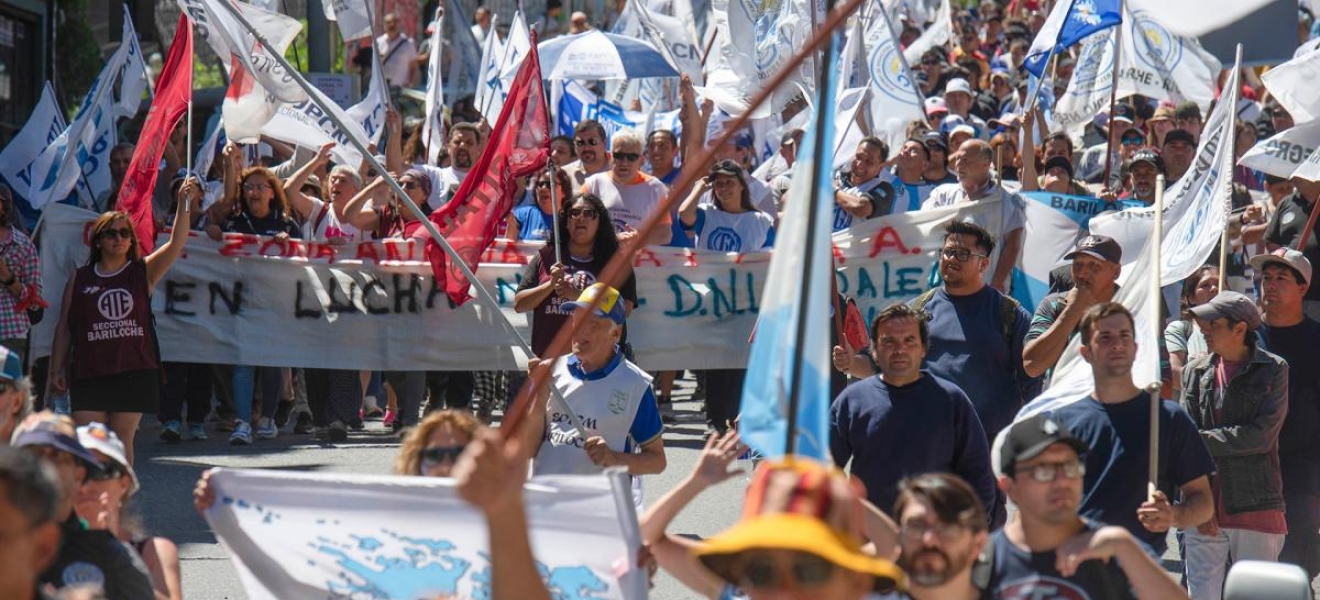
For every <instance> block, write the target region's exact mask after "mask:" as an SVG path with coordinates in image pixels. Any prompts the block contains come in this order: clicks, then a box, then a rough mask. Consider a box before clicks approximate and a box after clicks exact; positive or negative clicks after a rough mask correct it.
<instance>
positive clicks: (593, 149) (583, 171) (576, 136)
mask: <svg viewBox="0 0 1320 600" xmlns="http://www.w3.org/2000/svg"><path fill="white" fill-rule="evenodd" d="M573 147H574V148H577V157H578V159H577V160H575V161H573V162H571V163H568V164H567V165H564V172H565V173H567V174H568V177H569V179H572V180H573V185H574V186H575V187H582V186H583V185H585V184H586V183H587V178H588V177H591V176H592V175H595V174H597V173H604V172H605V171H606V170H607V169H609V168H610V155H609V153H608V152H606V151H605V148H606V135H605V126H604V125H601V124H600V123H599V122H597V121H595V120H593V119H583V120H582V121H580V122H578V124H577V127H575V128H573Z"/></svg>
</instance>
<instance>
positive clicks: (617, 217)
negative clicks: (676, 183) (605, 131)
mask: <svg viewBox="0 0 1320 600" xmlns="http://www.w3.org/2000/svg"><path fill="white" fill-rule="evenodd" d="M582 188H583V190H585V191H586V192H588V193H591V194H595V195H597V196H599V197H600V200H601V202H603V203H604V204H605V208H606V209H607V210H609V211H610V221H611V222H613V223H614V229H615V231H622V230H623V226H624V225H627V226H629V227H632V228H633V229H638V228H640V227H641V226H642V222H643V221H645V220H646V218H647V217H648V216H650V214H651V213H652V212H654V211H655V210H656V209H658V208H659V207H660V205H661V203H662V202H664V199H665V196H667V195H668V194H669V188H667V187H665V184H663V183H661V182H660V180H659V179H656V178H654V177H652V176H650V175H647V174H646V173H638V174H637V177H636V178H634V179H633V180H632V182H631V183H628V184H625V185H619V184H617V183H615V182H614V177H613V173H611V172H608V171H607V172H605V173H597V174H595V175H592V176H591V177H588V178H587V182H586V184H585V185H583V186H582ZM671 222H672V219H671V217H670V216H669V215H668V214H666V215H665V216H664V218H663V219H662V220H661V223H665V224H668V223H671Z"/></svg>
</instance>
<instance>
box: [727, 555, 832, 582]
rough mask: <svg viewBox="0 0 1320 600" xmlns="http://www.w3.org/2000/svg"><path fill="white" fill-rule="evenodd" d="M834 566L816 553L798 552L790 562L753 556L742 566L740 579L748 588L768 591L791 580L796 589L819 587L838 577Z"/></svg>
mask: <svg viewBox="0 0 1320 600" xmlns="http://www.w3.org/2000/svg"><path fill="white" fill-rule="evenodd" d="M834 569H835V567H834V563H832V562H830V561H828V560H825V559H824V558H821V557H819V556H816V555H814V554H807V553H805V552H795V553H793V556H792V558H790V559H789V560H787V561H780V560H776V559H775V557H774V556H771V555H760V556H755V555H754V556H751V557H749V558H748V559H747V561H746V562H744V563H743V565H742V572H741V573H740V574H739V577H738V580H739V583H740V584H741V585H742V587H743V588H744V589H764V588H770V587H777V586H780V585H783V584H782V582H783V581H784V579H786V578H787V579H791V580H792V581H793V582H794V584H795V585H794V587H797V588H802V589H811V588H818V587H821V586H823V585H825V584H827V583H829V582H830V579H831V578H833V577H834Z"/></svg>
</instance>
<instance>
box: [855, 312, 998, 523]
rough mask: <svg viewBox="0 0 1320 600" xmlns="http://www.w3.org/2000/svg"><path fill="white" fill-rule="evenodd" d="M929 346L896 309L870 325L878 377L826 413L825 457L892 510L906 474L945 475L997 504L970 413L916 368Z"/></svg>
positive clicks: (912, 320) (945, 384) (985, 450)
mask: <svg viewBox="0 0 1320 600" xmlns="http://www.w3.org/2000/svg"><path fill="white" fill-rule="evenodd" d="M929 343H930V332H929V331H928V330H927V327H926V315H925V313H924V312H922V311H920V310H917V309H914V308H912V307H909V306H907V305H904V304H894V305H892V306H890V307H888V308H886V309H884V310H882V311H880V314H879V315H877V316H876V318H875V321H874V322H873V323H872V324H871V348H872V349H871V354H872V358H874V359H875V362H876V364H877V365H878V366H879V367H880V373H881V374H880V375H873V376H871V377H868V378H866V379H863V380H861V381H858V382H856V383H854V384H852V385H850V386H848V388H847V389H845V390H844V391H843V393H842V394H839V397H838V398H836V399H835V400H834V404H833V405H832V406H831V407H830V413H831V421H832V431H831V434H830V451H831V453H832V454H833V455H834V462H835V464H837V465H838V466H839V467H840V468H843V467H845V466H846V465H847V464H848V461H850V460H851V461H852V476H853V477H857V478H859V479H861V480H862V483H864V484H865V485H866V495H867V499H868V500H870V501H871V503H873V504H875V505H876V506H878V507H881V509H884V510H888V509H889V507H892V506H894V500H895V499H896V497H897V496H898V487H897V486H898V482H899V481H900V480H902V479H903V478H904V477H907V476H909V475H917V474H920V473H931V472H948V473H953V474H955V475H958V476H960V477H962V478H963V479H964V480H966V481H967V482H968V483H970V484H971V485H972V488H974V489H975V490H976V494H977V496H978V497H979V498H980V499H981V503H982V506H986V507H993V506H994V505H995V478H994V475H993V474H992V472H991V468H990V445H989V443H988V442H987V441H986V437H985V431H984V430H983V429H982V428H981V421H980V419H978V418H977V416H976V409H974V408H972V402H971V401H970V400H968V399H967V394H964V393H963V391H962V390H961V389H959V388H958V386H957V385H954V384H953V383H951V382H949V381H948V380H945V379H940V378H939V377H936V376H934V375H931V374H930V372H929V371H926V370H923V369H922V368H921V363H922V360H923V359H924V358H925V357H926V351H927V349H928V347H929Z"/></svg>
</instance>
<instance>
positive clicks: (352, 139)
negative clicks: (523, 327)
mask: <svg viewBox="0 0 1320 600" xmlns="http://www.w3.org/2000/svg"><path fill="white" fill-rule="evenodd" d="M219 4H221V5H223V6H224V7H225V9H226V10H228V11H229V13H230V14H231V15H233V16H234V19H235V20H236V21H238V22H239V24H241V25H242V26H243V28H244V29H246V30H247V31H248V33H249V34H251V35H252V37H253V38H255V39H256V40H257V43H259V44H261V47H262V48H265V50H266V53H267V54H268V55H269V56H270V57H271V58H272V59H274V60H275V62H276V63H278V64H279V65H280V67H281V68H283V69H284V70H285V73H286V74H287V75H288V76H289V77H290V78H292V79H293V81H294V82H295V83H297V84H298V86H299V87H301V88H302V89H303V91H305V92H307V96H308V99H309V100H310V101H311V102H312V103H314V104H316V105H317V106H318V107H320V108H321V110H322V111H323V112H324V113H325V116H326V118H328V119H330V120H331V122H333V123H334V125H335V127H338V128H339V130H340V131H343V132H344V133H345V137H347V138H348V142H349V143H350V144H352V145H353V147H354V148H356V149H357V150H358V152H360V153H362V158H363V159H364V160H365V161H366V162H367V164H369V165H370V166H371V168H373V169H376V172H377V173H379V174H380V176H381V178H382V179H384V180H385V182H386V183H388V184H389V186H390V188H391V190H392V191H393V192H394V194H395V195H396V196H398V197H399V199H400V200H401V201H402V202H403V205H404V206H406V207H408V210H410V211H412V213H413V214H414V215H416V216H417V219H418V221H419V222H421V224H422V227H424V228H426V232H427V233H428V234H430V236H431V239H432V240H434V241H435V243H437V244H439V245H440V248H441V249H443V250H444V251H445V255H447V256H448V257H449V261H450V262H451V263H452V264H453V265H454V266H457V267H458V269H459V271H460V272H462V273H463V277H464V278H466V279H467V280H468V282H469V283H471V284H472V287H474V288H476V290H477V299H478V300H479V301H480V302H481V303H482V304H485V306H486V308H487V310H489V311H490V312H491V314H492V315H495V316H496V318H495V320H496V321H498V322H499V323H500V324H501V325H502V326H503V327H504V330H505V332H506V333H508V334H509V336H510V337H512V338H513V339H514V340H516V341H517V342H518V346H519V347H520V348H521V349H522V351H523V353H525V354H526V355H527V356H529V357H532V356H536V353H534V352H532V346H531V344H529V343H527V340H526V338H524V337H523V336H522V334H521V333H519V332H518V329H517V328H515V327H514V325H513V322H512V321H510V320H509V318H508V317H507V316H505V315H504V312H503V311H502V310H500V305H499V302H496V301H495V297H494V296H492V295H491V294H490V290H488V289H486V286H484V285H482V284H481V282H480V281H479V280H477V275H476V273H473V272H472V269H471V268H469V267H468V265H467V262H465V261H464V260H463V257H462V256H460V255H459V254H458V251H456V250H454V247H453V246H451V245H449V241H448V240H446V239H445V238H444V236H442V235H440V230H439V229H437V228H436V226H435V223H432V222H431V220H430V219H428V218H427V215H426V213H424V212H422V209H421V208H420V207H418V206H417V203H416V202H413V200H412V198H410V197H409V196H408V194H407V192H405V191H404V190H403V186H401V185H399V182H398V180H396V179H395V178H394V176H393V175H391V174H390V172H389V171H387V170H385V166H384V165H382V164H380V161H378V160H376V155H375V154H373V153H372V152H371V151H370V150H369V149H368V148H367V144H366V143H365V142H363V141H362V140H360V139H358V138H357V136H356V135H353V134H351V133H349V132H348V130H347V129H345V128H344V124H343V123H342V122H341V121H340V120H339V116H338V114H337V112H336V111H335V110H333V109H331V108H330V107H329V106H327V105H326V103H325V101H324V99H323V98H322V97H321V95H320V93H319V91H318V90H317V89H316V88H314V87H312V84H310V83H308V81H307V79H306V78H305V77H303V76H302V73H299V72H298V71H297V70H296V69H294V68H293V65H290V64H289V61H288V60H287V59H285V58H284V55H283V54H281V53H279V52H278V51H277V50H276V49H275V48H274V47H272V46H271V44H270V41H269V40H267V39H266V37H265V36H263V35H261V32H259V31H257V29H256V28H255V27H253V26H252V24H251V23H249V22H248V20H247V18H245V17H244V16H243V14H242V13H241V12H239V10H238V8H237V7H235V6H234V5H233V4H231V3H229V2H220V3H219ZM520 125H521V124H520ZM550 394H551V396H550V400H551V402H553V403H555V404H556V408H557V409H558V410H561V411H563V413H564V414H565V415H567V416H568V418H569V421H570V423H571V425H572V426H573V428H574V429H575V430H577V434H578V435H579V436H581V438H582V439H584V440H585V439H586V438H587V437H588V435H587V429H586V427H585V426H583V424H582V419H581V418H579V417H578V415H577V413H576V412H575V411H573V410H571V409H570V408H569V406H568V402H567V401H566V400H564V396H563V395H562V394H561V393H560V391H559V388H557V387H555V386H553V385H552V386H550Z"/></svg>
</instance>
